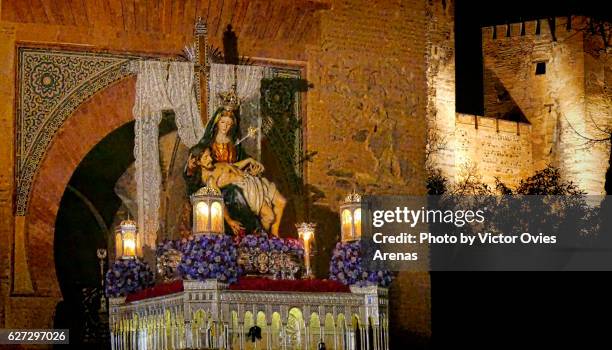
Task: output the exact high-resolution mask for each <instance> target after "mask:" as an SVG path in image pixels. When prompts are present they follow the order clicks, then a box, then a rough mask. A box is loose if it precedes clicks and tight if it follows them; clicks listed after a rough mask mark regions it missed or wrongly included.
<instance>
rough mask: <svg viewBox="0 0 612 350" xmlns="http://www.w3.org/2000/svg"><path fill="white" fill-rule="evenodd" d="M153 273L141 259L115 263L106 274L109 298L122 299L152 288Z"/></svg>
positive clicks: (106, 288)
mask: <svg viewBox="0 0 612 350" xmlns="http://www.w3.org/2000/svg"><path fill="white" fill-rule="evenodd" d="M153 283H154V279H153V271H151V268H150V267H149V265H148V264H147V263H146V262H144V261H142V260H139V259H122V260H117V261H115V262H114V263H113V264H112V265H111V266H110V268H109V269H108V271H107V272H106V287H105V293H106V296H107V297H112V298H116V297H121V296H126V295H128V294H130V293H134V292H138V291H140V290H142V289H144V288H147V287H150V286H152V285H153Z"/></svg>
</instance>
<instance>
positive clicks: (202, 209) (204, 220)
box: [195, 202, 209, 232]
mask: <svg viewBox="0 0 612 350" xmlns="http://www.w3.org/2000/svg"><path fill="white" fill-rule="evenodd" d="M208 214H209V212H208V204H207V203H206V202H199V203H198V204H196V218H195V219H196V220H195V221H196V232H205V231H208Z"/></svg>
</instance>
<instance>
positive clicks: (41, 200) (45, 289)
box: [26, 77, 136, 297]
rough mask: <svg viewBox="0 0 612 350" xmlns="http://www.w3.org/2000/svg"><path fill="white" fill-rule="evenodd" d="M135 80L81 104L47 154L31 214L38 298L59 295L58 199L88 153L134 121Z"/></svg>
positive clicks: (32, 260)
mask: <svg viewBox="0 0 612 350" xmlns="http://www.w3.org/2000/svg"><path fill="white" fill-rule="evenodd" d="M135 82H136V79H135V77H127V78H124V79H122V80H120V81H118V82H116V83H115V84H113V85H111V86H109V87H107V88H106V89H104V90H102V91H100V92H98V93H96V94H95V95H93V96H92V97H90V98H89V99H88V100H87V101H85V102H84V103H82V104H81V105H80V106H79V107H78V108H77V109H76V111H75V112H74V113H73V114H72V115H71V116H70V117H68V119H67V120H66V121H65V122H64V124H63V125H62V127H61V128H60V130H59V131H58V132H57V134H56V135H55V137H54V139H53V141H52V143H51V145H50V146H49V149H48V150H47V153H46V154H45V157H44V159H43V161H42V163H41V165H40V168H39V170H38V174H37V175H36V178H35V180H34V184H33V186H32V194H31V198H30V207H29V209H28V214H27V238H26V241H27V246H26V247H27V257H28V265H29V268H30V273H31V277H32V282H33V283H34V287H35V290H36V294H37V295H40V296H56V297H60V296H61V292H60V288H59V283H58V280H57V276H56V273H55V260H54V252H53V240H54V233H55V219H56V217H57V212H58V210H59V206H60V201H61V199H62V196H63V194H64V190H65V189H66V186H67V185H68V182H69V181H70V178H71V177H72V174H73V173H74V171H75V170H76V168H77V167H78V165H79V163H80V162H81V161H82V160H83V158H85V156H86V155H87V153H88V152H89V151H90V150H91V149H92V148H94V146H95V145H96V144H98V143H99V142H100V141H101V140H102V139H103V138H104V137H105V136H106V135H108V134H110V133H111V132H113V131H114V130H115V129H117V128H119V127H120V126H122V125H124V124H125V123H128V122H130V121H131V120H132V119H133V117H132V107H133V104H134V94H135Z"/></svg>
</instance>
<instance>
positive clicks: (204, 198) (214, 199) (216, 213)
mask: <svg viewBox="0 0 612 350" xmlns="http://www.w3.org/2000/svg"><path fill="white" fill-rule="evenodd" d="M191 204H192V205H193V233H194V234H196V235H202V234H222V233H223V232H224V228H225V226H224V224H223V210H224V208H223V197H222V196H221V193H220V192H219V191H218V190H216V189H213V188H210V187H206V186H205V187H202V188H200V189H199V190H198V191H197V192H196V193H194V194H193V195H192V196H191Z"/></svg>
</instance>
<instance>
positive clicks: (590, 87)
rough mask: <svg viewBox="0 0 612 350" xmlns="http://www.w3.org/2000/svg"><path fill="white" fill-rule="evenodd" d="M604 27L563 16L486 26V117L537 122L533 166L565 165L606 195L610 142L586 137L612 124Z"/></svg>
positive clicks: (587, 187) (569, 174)
mask: <svg viewBox="0 0 612 350" xmlns="http://www.w3.org/2000/svg"><path fill="white" fill-rule="evenodd" d="M597 25H598V23H597V22H595V21H593V20H592V19H590V18H585V17H557V18H548V19H540V20H535V21H528V22H523V23H511V24H507V25H497V26H493V27H485V28H483V29H482V48H483V66H484V94H485V95H484V105H485V106H484V107H485V117H490V118H499V119H505V120H514V121H521V120H522V121H525V122H528V123H530V124H531V153H532V159H533V170H539V169H542V168H544V167H545V166H546V165H547V164H553V165H555V166H558V167H559V168H560V169H561V172H562V175H563V176H564V177H565V178H566V179H567V180H571V181H574V182H575V183H576V184H578V185H579V186H580V188H581V189H583V190H584V191H586V192H587V193H589V194H600V193H603V186H604V180H605V172H606V168H607V165H608V162H607V160H608V157H609V147H608V146H607V145H606V144H605V143H602V142H599V143H591V144H589V145H586V147H585V142H586V141H587V138H590V139H600V138H602V137H603V136H605V135H603V134H602V133H601V132H600V131H599V130H598V129H599V128H601V129H605V128H610V126H611V125H612V123H611V120H612V101H611V100H612V95H611V89H612V60H611V58H610V57H611V53H612V50H611V49H610V47H607V48H606V45H605V43H604V41H603V40H602V38H603V36H602V35H601V34H600V33H596V34H594V33H593V32H592V31H591V28H597ZM607 35H608V36H609V33H608V34H607ZM607 46H610V43H608V45H607Z"/></svg>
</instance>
